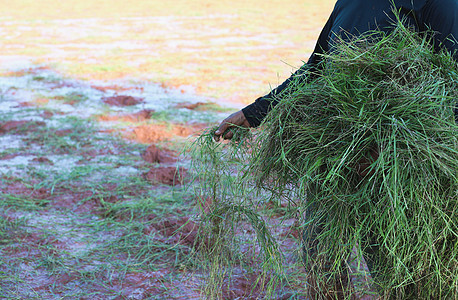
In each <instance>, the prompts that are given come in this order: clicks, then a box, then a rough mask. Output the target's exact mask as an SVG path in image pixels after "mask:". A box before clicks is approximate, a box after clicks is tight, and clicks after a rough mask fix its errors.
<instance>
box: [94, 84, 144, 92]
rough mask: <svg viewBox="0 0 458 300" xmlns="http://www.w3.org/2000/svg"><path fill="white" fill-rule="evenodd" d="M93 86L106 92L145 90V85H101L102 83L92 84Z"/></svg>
mask: <svg viewBox="0 0 458 300" xmlns="http://www.w3.org/2000/svg"><path fill="white" fill-rule="evenodd" d="M91 88H93V89H95V90H97V91H100V92H104V93H105V92H106V91H116V92H125V91H131V90H139V91H141V92H143V87H127V86H122V85H117V84H112V85H107V86H100V85H91Z"/></svg>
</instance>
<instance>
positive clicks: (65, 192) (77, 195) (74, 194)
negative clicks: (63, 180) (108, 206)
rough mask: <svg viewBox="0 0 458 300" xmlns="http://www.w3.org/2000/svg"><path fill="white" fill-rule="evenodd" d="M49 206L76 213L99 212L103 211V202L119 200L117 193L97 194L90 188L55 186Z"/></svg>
mask: <svg viewBox="0 0 458 300" xmlns="http://www.w3.org/2000/svg"><path fill="white" fill-rule="evenodd" d="M50 200H51V202H50V203H49V205H50V206H52V207H55V208H64V209H69V210H71V211H74V212H77V213H95V214H100V213H103V212H104V211H105V205H104V203H116V202H118V201H121V200H120V198H119V196H118V195H110V194H107V195H99V194H96V193H94V191H91V190H84V191H75V190H72V189H71V188H57V189H55V191H54V195H53V197H52V198H51V199H50Z"/></svg>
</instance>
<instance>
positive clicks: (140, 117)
mask: <svg viewBox="0 0 458 300" xmlns="http://www.w3.org/2000/svg"><path fill="white" fill-rule="evenodd" d="M153 113H154V110H152V109H144V110H141V111H139V112H136V113H133V114H123V115H109V116H105V115H101V116H99V117H97V120H98V121H102V122H116V121H122V122H131V123H138V122H144V121H147V120H149V119H151V116H152V114H153Z"/></svg>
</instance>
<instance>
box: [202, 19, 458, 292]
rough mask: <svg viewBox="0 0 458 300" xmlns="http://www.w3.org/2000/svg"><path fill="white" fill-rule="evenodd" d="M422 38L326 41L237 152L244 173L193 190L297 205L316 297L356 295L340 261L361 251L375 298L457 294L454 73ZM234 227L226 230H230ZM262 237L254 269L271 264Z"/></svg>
mask: <svg viewBox="0 0 458 300" xmlns="http://www.w3.org/2000/svg"><path fill="white" fill-rule="evenodd" d="M429 38H430V37H429V36H428V35H420V34H418V33H415V32H413V31H412V30H410V29H409V28H406V27H405V26H403V25H402V24H401V23H399V24H398V25H397V26H396V27H395V28H394V30H393V31H392V33H390V34H385V33H383V32H371V33H368V34H366V35H363V36H361V37H358V38H355V39H354V40H352V41H342V42H339V43H337V44H336V45H335V49H334V51H333V52H332V53H331V54H329V55H325V56H324V57H323V62H322V64H321V66H320V67H321V68H322V71H321V72H320V73H319V74H306V75H302V76H310V78H312V77H313V79H311V80H308V82H306V81H305V80H303V78H297V80H295V81H293V83H292V84H291V85H290V88H289V89H288V90H286V91H284V92H283V93H282V94H281V95H279V96H278V97H279V100H280V101H279V104H278V105H277V106H276V107H274V108H273V110H272V111H271V112H270V113H269V114H268V116H267V117H266V119H265V120H264V122H263V124H262V125H261V128H262V129H261V130H260V132H259V134H258V135H256V136H254V138H253V139H252V140H251V141H250V143H251V146H250V147H246V148H240V149H239V150H240V151H239V152H243V153H239V154H238V155H240V156H243V155H246V157H245V158H244V159H246V160H245V161H244V162H243V163H240V165H241V166H240V167H241V173H243V176H238V177H234V176H233V175H231V176H226V177H225V180H228V179H229V178H232V181H231V182H229V183H228V184H225V183H224V182H223V183H222V182H221V181H219V182H218V180H220V179H221V178H218V177H217V176H209V175H208V174H207V175H206V179H207V180H204V181H203V182H205V184H208V183H211V185H212V186H213V193H215V192H214V190H215V189H214V187H217V188H218V193H221V194H222V195H221V194H220V195H216V194H215V196H218V197H219V199H228V201H229V202H230V203H233V202H237V201H240V200H239V199H236V198H234V196H240V197H242V198H243V199H247V198H250V197H252V196H253V195H254V194H253V193H251V194H250V195H249V196H247V195H240V194H241V192H240V191H244V190H243V189H240V187H242V186H243V187H245V186H248V185H249V183H250V182H255V183H256V185H257V187H259V188H261V190H264V191H266V190H267V191H268V192H270V193H272V195H274V196H277V197H281V198H282V199H285V198H286V199H289V200H291V201H292V202H294V203H296V202H295V201H296V199H306V201H303V202H300V205H299V208H298V209H299V211H301V212H302V213H303V215H304V219H303V221H304V223H303V224H304V249H305V251H304V261H305V265H306V270H307V272H308V275H309V282H308V283H309V284H310V285H309V290H312V289H315V291H314V292H316V293H317V294H318V295H322V296H323V297H324V295H325V294H326V293H327V291H329V290H332V289H334V287H335V286H340V289H342V290H343V291H342V293H340V295H339V297H351V295H352V294H354V293H356V291H355V287H354V285H353V284H350V282H351V274H350V271H349V268H348V264H350V263H351V260H355V259H356V260H358V262H357V263H360V262H361V254H362V255H363V256H364V258H365V259H366V261H367V264H368V265H369V267H370V269H371V275H372V277H373V282H372V285H373V287H374V289H375V290H376V291H377V293H379V294H380V295H381V296H382V297H383V298H386V299H388V298H396V299H447V298H454V297H457V295H458V247H457V245H458V213H457V208H458V137H457V132H458V126H457V124H456V123H455V116H454V112H453V110H454V107H455V105H456V101H457V100H456V99H458V88H457V82H458V66H457V63H456V61H455V60H454V59H453V57H452V56H451V55H450V54H449V53H447V52H445V51H435V50H434V48H433V47H432V46H431V41H430V40H429ZM236 144H237V145H240V142H238V143H236ZM202 145H203V144H201V147H202ZM204 146H205V145H204ZM215 147H216V146H215ZM221 147H224V146H221ZM201 149H207V150H208V147H207V148H205V147H203V148H201ZM218 151H219V153H225V152H224V150H218ZM213 153H216V152H215V151H213ZM201 161H202V160H201ZM218 161H219V162H220V163H219V167H220V168H221V167H223V166H224V165H225V164H226V163H221V160H220V159H219V160H218ZM210 165H215V163H214V162H213V163H211V164H210ZM216 165H217V164H216ZM206 172H213V173H212V174H216V173H218V172H219V174H221V171H220V170H216V169H207V170H206ZM228 172H229V170H228ZM232 173H233V172H232ZM218 184H219V186H218ZM228 186H231V187H237V189H238V190H237V192H236V193H234V192H233V191H232V190H231V191H227V190H225V188H226V187H228ZM203 187H204V188H203V189H204V190H206V191H207V193H208V192H210V193H211V191H212V188H208V187H205V185H203ZM291 191H292V193H291ZM243 201H245V200H243ZM296 204H297V203H296ZM250 210H251V211H252V212H253V213H254V214H257V212H256V206H251V207H250ZM215 211H218V209H215V210H214V212H215ZM229 212H230V211H229V210H226V211H225V212H224V213H223V214H219V215H218V217H219V218H221V219H224V220H227V215H228V213H229ZM246 215H247V214H246ZM214 218H215V217H214ZM233 221H237V220H234V219H232V220H231V222H230V225H229V224H225V226H232V227H236V225H234V223H233ZM219 230H221V229H219ZM268 230H269V228H268V227H266V230H265V231H262V232H261V231H260V232H256V233H257V239H256V241H257V243H258V244H259V245H261V247H260V253H263V254H264V256H263V258H264V259H265V261H266V262H268V261H269V260H270V261H272V260H276V261H277V265H278V264H279V263H281V259H280V258H279V257H276V256H275V255H276V254H273V255H272V253H270V252H268V251H269V249H276V248H275V239H274V238H273V239H266V237H268V236H270V237H271V235H270V233H269V232H268ZM232 241H233V239H232ZM222 242H226V241H222ZM266 245H269V247H270V248H263V247H262V246H266ZM220 249H223V248H222V247H220ZM355 249H356V252H357V253H359V254H360V255H359V256H358V257H359V258H358V257H357V258H355V257H353V256H351V253H355ZM280 256H281V255H280ZM221 257H226V258H227V257H228V256H227V255H222V254H221ZM213 260H215V259H213ZM273 265H275V264H273ZM268 272H270V274H273V273H272V272H273V271H272V270H270V271H268ZM266 274H267V273H266ZM334 296H335V297H337V294H334Z"/></svg>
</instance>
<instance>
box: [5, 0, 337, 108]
mask: <svg viewBox="0 0 458 300" xmlns="http://www.w3.org/2000/svg"><path fill="white" fill-rule="evenodd" d="M334 2H335V1H329V0H327V1H311V0H307V1H299V0H295V1H286V2H285V1H278V0H275V1H259V0H249V1H230V2H227V1H218V2H217V3H213V2H212V3H210V2H205V1H200V0H193V1H184V0H180V1H174V3H173V5H166V4H164V3H163V2H161V1H135V4H127V3H126V2H125V1H120V0H115V1H97V3H96V4H95V3H93V1H76V2H72V3H70V2H66V1H61V2H59V3H58V4H56V2H55V1H52V0H41V1H25V0H22V1H11V2H9V3H8V4H6V2H5V3H3V4H0V7H2V9H1V11H0V23H1V31H0V40H1V42H0V45H1V47H2V54H1V57H0V62H2V63H8V62H9V61H11V60H15V59H17V58H20V59H27V60H30V61H32V62H35V63H45V64H47V65H50V66H52V67H53V68H55V69H57V70H58V71H59V72H62V73H63V74H64V75H65V76H71V77H76V78H80V79H88V80H93V79H107V80H113V79H119V78H125V79H129V78H135V79H139V80H149V81H152V82H158V83H163V84H165V85H166V86H168V87H176V88H179V89H183V90H184V91H187V92H193V93H196V94H198V95H202V96H205V97H210V98H214V99H218V100H221V101H224V102H228V101H229V102H236V103H250V102H251V101H253V100H254V99H255V98H257V97H258V96H261V95H263V94H264V93H266V92H268V91H269V90H270V88H271V87H275V86H276V85H277V84H278V83H281V82H282V81H283V80H284V79H286V78H287V77H289V74H290V73H291V71H293V70H295V69H296V68H297V67H299V66H300V65H302V62H303V61H306V60H307V59H308V56H309V55H310V53H311V51H312V50H313V48H314V45H315V41H316V38H317V36H318V34H319V32H320V30H321V28H322V26H323V25H324V23H325V22H326V19H327V18H328V16H329V14H330V12H331V10H332V7H333V5H334Z"/></svg>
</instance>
